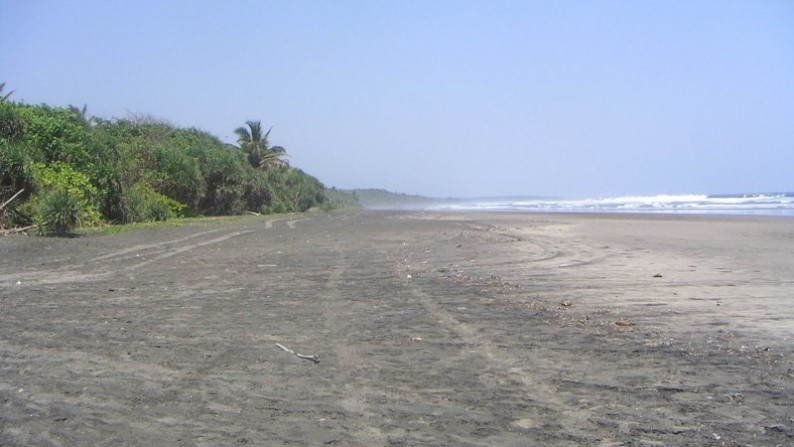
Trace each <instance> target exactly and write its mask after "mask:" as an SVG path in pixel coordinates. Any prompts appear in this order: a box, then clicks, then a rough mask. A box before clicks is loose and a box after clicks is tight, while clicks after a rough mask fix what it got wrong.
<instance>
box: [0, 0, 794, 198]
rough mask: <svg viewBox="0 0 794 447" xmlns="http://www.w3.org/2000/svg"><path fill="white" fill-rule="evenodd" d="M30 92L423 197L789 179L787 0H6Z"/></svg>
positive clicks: (8, 28) (18, 63)
mask: <svg viewBox="0 0 794 447" xmlns="http://www.w3.org/2000/svg"><path fill="white" fill-rule="evenodd" d="M0 82H5V83H6V90H5V91H6V92H8V91H9V90H15V92H14V94H13V96H12V99H13V100H16V101H24V102H26V103H32V104H38V103H47V104H50V105H54V106H67V105H70V104H73V105H77V106H82V105H83V104H86V105H87V106H88V112H89V114H90V115H95V116H99V117H102V118H124V117H126V116H129V114H145V115H152V116H154V117H157V118H160V119H164V120H167V121H169V122H171V123H173V124H175V125H177V126H180V127H197V128H200V129H203V130H206V131H209V132H211V133H213V134H214V135H216V136H218V137H219V138H221V139H222V140H224V141H226V142H230V143H234V133H233V131H234V129H235V128H237V127H239V126H241V125H243V124H244V123H245V121H247V120H261V121H262V124H263V126H266V127H270V126H272V133H271V135H270V141H271V143H273V144H277V145H280V146H283V147H285V148H286V149H287V151H288V153H289V154H290V155H291V163H292V164H293V165H294V166H297V167H299V168H301V169H303V170H304V171H306V172H308V173H310V174H312V175H314V176H316V177H317V178H319V179H320V180H321V181H322V182H323V183H324V184H325V185H326V186H329V187H331V186H333V187H337V188H384V189H388V190H391V191H398V192H405V193H411V194H421V195H427V196H435V197H477V196H554V197H563V198H594V197H608V196H626V195H653V194H684V193H694V194H697V193H705V194H710V193H739V192H773V191H781V192H782V191H792V190H794V174H792V173H794V2H792V1H790V0H781V1H773V0H769V1H766V0H746V1H731V0H718V1H706V0H693V1H689V0H686V1H684V0H680V1H673V0H670V1H668V0H665V1H653V0H647V1H609V0H603V1H600V0H598V1H597V0H593V1H578V0H571V1H551V0H549V1H530V0H519V1H509V0H502V1H498V2H494V1H486V0H482V1H465V0H455V1H445V0H433V1H425V0H400V1H387V0H383V1H380V0H375V1H372V0H367V1H363V0H362V1H346V0H312V1H308V0H307V1H302V0H294V1H242V0H227V1H202V0H190V1H177V0H134V1H133V0H117V1H107V0H98V1H86V0H63V1H54V0H35V1H28V0H0Z"/></svg>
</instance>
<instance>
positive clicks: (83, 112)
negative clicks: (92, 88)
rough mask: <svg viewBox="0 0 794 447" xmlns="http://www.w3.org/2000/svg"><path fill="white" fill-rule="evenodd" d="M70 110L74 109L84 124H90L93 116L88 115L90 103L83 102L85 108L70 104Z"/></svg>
mask: <svg viewBox="0 0 794 447" xmlns="http://www.w3.org/2000/svg"><path fill="white" fill-rule="evenodd" d="M69 110H71V111H72V113H74V114H75V115H77V117H78V118H79V119H80V122H81V123H83V125H84V126H90V125H91V121H92V120H93V118H89V117H88V104H83V108H82V109H81V108H79V107H77V106H73V105H71V104H69Z"/></svg>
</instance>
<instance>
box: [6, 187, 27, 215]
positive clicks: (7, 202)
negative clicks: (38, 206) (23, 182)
mask: <svg viewBox="0 0 794 447" xmlns="http://www.w3.org/2000/svg"><path fill="white" fill-rule="evenodd" d="M24 190H25V189H24V188H23V189H20V190H19V191H17V193H16V194H14V195H13V196H11V198H10V199H8V200H6V201H5V202H3V204H2V205H0V210H2V209H3V208H5V207H6V205H8V204H9V203H11V201H12V200H14V199H16V198H17V196H18V195H20V194H22V191H24Z"/></svg>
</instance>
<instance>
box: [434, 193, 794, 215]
mask: <svg viewBox="0 0 794 447" xmlns="http://www.w3.org/2000/svg"><path fill="white" fill-rule="evenodd" d="M424 208H425V209H427V210H433V211H444V210H446V211H494V212H495V211H501V212H535V213H539V212H554V213H559V212H572V213H668V214H738V215H761V216H789V217H794V192H788V193H760V194H715V195H698V194H683V195H665V194H662V195H655V196H626V197H607V198H595V199H576V200H572V199H548V198H520V197H508V198H485V199H461V200H456V201H453V202H447V203H437V204H433V205H428V206H426V207H424Z"/></svg>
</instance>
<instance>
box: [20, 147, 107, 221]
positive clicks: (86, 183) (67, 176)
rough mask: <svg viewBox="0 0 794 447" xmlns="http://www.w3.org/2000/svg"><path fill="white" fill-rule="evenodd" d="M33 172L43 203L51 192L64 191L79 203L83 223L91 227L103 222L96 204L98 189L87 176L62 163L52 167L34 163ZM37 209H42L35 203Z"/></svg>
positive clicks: (54, 164)
mask: <svg viewBox="0 0 794 447" xmlns="http://www.w3.org/2000/svg"><path fill="white" fill-rule="evenodd" d="M31 170H32V172H33V177H34V178H35V182H36V186H37V189H39V190H40V191H43V193H44V198H42V199H43V201H46V197H47V196H49V194H50V193H51V192H54V191H56V190H60V189H63V190H65V191H66V192H67V193H69V195H70V197H72V198H73V199H74V200H75V201H76V202H77V205H78V207H79V213H78V214H79V216H80V221H81V222H82V223H84V224H85V225H89V226H91V225H96V224H98V223H99V222H101V221H102V216H101V215H100V214H99V211H98V210H97V208H96V206H95V204H94V203H95V202H96V198H97V189H96V188H95V187H94V185H92V184H91V181H90V179H89V177H88V176H87V175H86V174H84V173H82V172H79V171H76V170H75V169H74V168H73V167H72V166H71V165H68V164H66V163H62V162H56V163H53V164H52V165H51V166H46V165H44V164H43V163H33V164H32V165H31ZM35 208H39V209H41V208H40V207H37V206H36V204H35V203H34V209H35Z"/></svg>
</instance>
